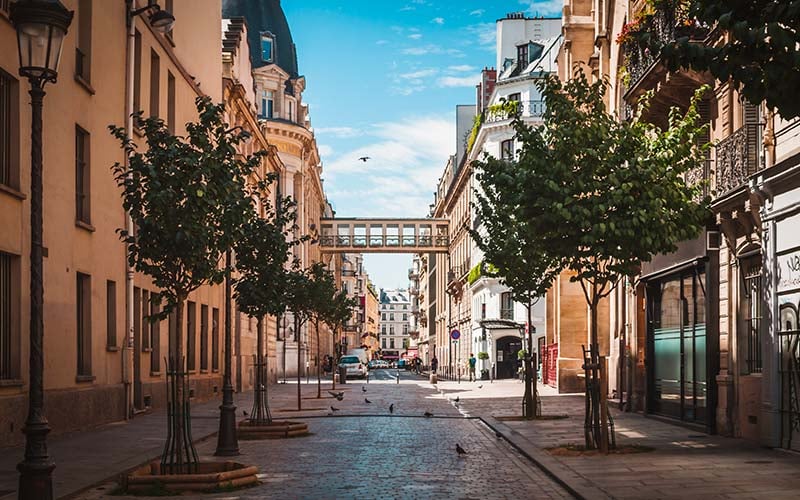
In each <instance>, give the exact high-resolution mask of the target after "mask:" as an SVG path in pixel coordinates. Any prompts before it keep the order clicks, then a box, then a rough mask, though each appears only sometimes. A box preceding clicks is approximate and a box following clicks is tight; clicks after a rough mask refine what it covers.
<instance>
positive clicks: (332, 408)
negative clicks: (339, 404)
mask: <svg viewBox="0 0 800 500" xmlns="http://www.w3.org/2000/svg"><path fill="white" fill-rule="evenodd" d="M331 411H339V408H336V407H335V406H331Z"/></svg>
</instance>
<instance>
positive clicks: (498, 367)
mask: <svg viewBox="0 0 800 500" xmlns="http://www.w3.org/2000/svg"><path fill="white" fill-rule="evenodd" d="M520 350H522V339H521V338H519V337H503V338H501V339H497V342H496V350H495V360H496V361H495V363H496V364H495V378H514V377H516V376H517V371H518V369H519V367H520V362H519V361H518V360H517V355H518V353H519V351H520Z"/></svg>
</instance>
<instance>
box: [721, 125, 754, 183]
mask: <svg viewBox="0 0 800 500" xmlns="http://www.w3.org/2000/svg"><path fill="white" fill-rule="evenodd" d="M760 143H761V130H760V125H759V124H748V125H745V126H743V127H741V128H739V130H737V131H736V132H734V133H733V134H731V135H729V136H728V137H726V138H725V139H723V140H722V141H720V142H719V144H717V146H716V148H715V151H716V157H717V168H716V185H715V188H716V189H715V195H716V197H722V196H723V195H725V194H727V193H730V192H731V191H734V190H736V189H738V188H740V187H741V186H743V185H744V184H745V183H746V182H747V178H748V177H750V176H751V175H753V174H754V173H756V172H758V171H759V170H761V169H762V168H763V165H762V164H761V159H760V157H759V144H760Z"/></svg>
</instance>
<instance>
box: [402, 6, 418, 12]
mask: <svg viewBox="0 0 800 500" xmlns="http://www.w3.org/2000/svg"><path fill="white" fill-rule="evenodd" d="M416 9H417V8H416V7H414V6H413V5H405V6H403V7H402V8H401V9H400V12H407V11H409V10H416Z"/></svg>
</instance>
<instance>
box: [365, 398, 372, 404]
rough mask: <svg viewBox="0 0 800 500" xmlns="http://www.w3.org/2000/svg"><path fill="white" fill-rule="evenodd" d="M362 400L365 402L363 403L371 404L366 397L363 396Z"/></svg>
mask: <svg viewBox="0 0 800 500" xmlns="http://www.w3.org/2000/svg"><path fill="white" fill-rule="evenodd" d="M364 402H365V403H367V404H372V401H370V400H369V399H367V398H364Z"/></svg>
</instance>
